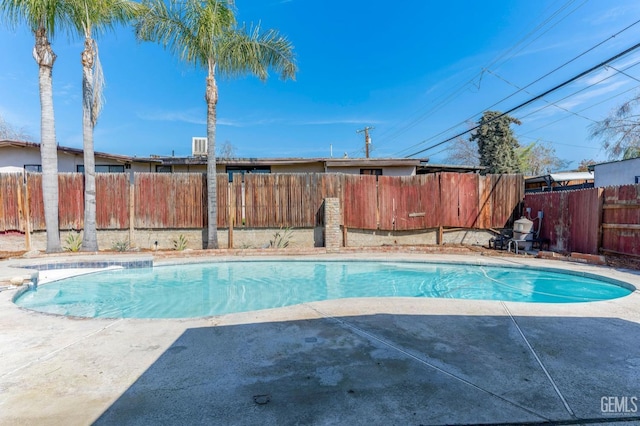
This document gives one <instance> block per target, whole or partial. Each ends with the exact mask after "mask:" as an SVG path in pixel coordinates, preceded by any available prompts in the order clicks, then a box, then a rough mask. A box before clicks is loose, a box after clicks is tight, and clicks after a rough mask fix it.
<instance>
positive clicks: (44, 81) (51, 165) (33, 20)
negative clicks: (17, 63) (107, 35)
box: [0, 0, 71, 253]
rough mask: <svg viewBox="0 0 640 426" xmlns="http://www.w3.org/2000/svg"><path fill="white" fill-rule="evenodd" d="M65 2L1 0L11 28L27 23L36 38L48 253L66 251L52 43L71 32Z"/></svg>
mask: <svg viewBox="0 0 640 426" xmlns="http://www.w3.org/2000/svg"><path fill="white" fill-rule="evenodd" d="M69 6H70V5H69V3H68V2H67V1H65V0H0V10H2V11H4V13H5V15H6V17H7V22H9V24H11V25H17V24H18V23H26V24H27V25H28V26H29V28H30V29H31V31H33V34H34V36H35V46H34V48H33V58H34V59H35V61H36V63H37V64H38V77H39V86H40V133H41V134H40V157H41V161H42V196H43V203H44V219H45V225H46V231H47V252H49V253H51V252H58V251H61V250H62V247H61V245H60V229H59V224H58V147H57V144H56V129H55V120H54V115H53V85H52V78H51V75H52V70H53V64H54V62H55V60H56V54H55V53H54V52H53V49H52V48H51V44H50V42H49V40H50V39H52V38H53V36H54V34H55V32H56V30H58V29H70V19H69V18H70V16H71V14H70V8H69Z"/></svg>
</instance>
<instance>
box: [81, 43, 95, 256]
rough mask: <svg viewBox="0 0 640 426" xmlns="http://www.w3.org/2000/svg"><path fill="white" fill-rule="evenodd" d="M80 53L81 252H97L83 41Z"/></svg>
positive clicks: (89, 88) (89, 90)
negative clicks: (82, 191)
mask: <svg viewBox="0 0 640 426" xmlns="http://www.w3.org/2000/svg"><path fill="white" fill-rule="evenodd" d="M84 46H85V49H84V51H83V52H82V139H83V150H84V233H83V235H82V250H83V251H94V252H95V251H98V236H97V230H96V166H95V156H94V152H93V123H94V122H93V114H92V108H93V49H92V40H91V39H90V38H87V39H86V40H85V44H84Z"/></svg>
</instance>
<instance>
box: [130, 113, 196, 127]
mask: <svg viewBox="0 0 640 426" xmlns="http://www.w3.org/2000/svg"><path fill="white" fill-rule="evenodd" d="M138 117H139V118H141V119H142V120H148V121H179V122H183V123H189V124H207V120H206V116H204V114H202V113H201V112H198V111H193V110H188V111H147V112H139V113H138Z"/></svg>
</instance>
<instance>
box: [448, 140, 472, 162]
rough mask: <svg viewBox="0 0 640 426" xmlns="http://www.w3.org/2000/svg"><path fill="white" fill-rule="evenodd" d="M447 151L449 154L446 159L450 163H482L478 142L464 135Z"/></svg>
mask: <svg viewBox="0 0 640 426" xmlns="http://www.w3.org/2000/svg"><path fill="white" fill-rule="evenodd" d="M447 151H448V152H449V154H448V156H447V158H446V160H445V161H446V162H447V163H449V164H460V165H465V166H479V165H480V155H479V154H478V144H477V143H476V142H474V141H473V140H471V139H466V138H462V137H459V138H456V139H455V140H454V141H453V142H452V144H451V145H450V146H449V148H448V149H447Z"/></svg>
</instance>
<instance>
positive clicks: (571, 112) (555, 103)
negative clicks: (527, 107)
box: [487, 70, 604, 123]
mask: <svg viewBox="0 0 640 426" xmlns="http://www.w3.org/2000/svg"><path fill="white" fill-rule="evenodd" d="M487 72H489V73H491V74H492V75H494V76H496V77H497V78H499V79H500V80H502V81H504V82H505V83H507V84H508V85H510V86H513V87H515V88H516V89H520V87H518V86H517V85H516V84H514V83H511V82H510V81H509V80H507V79H505V78H503V77H501V76H500V75H498V74H497V73H495V72H493V71H491V70H487ZM602 81H604V80H601V81H599V82H598V83H600V82H602ZM598 83H595V84H598ZM595 84H592V85H591V86H595ZM591 86H588V87H591ZM524 93H526V94H529V95H531V94H532V93H531V92H529V91H528V90H524ZM560 100H562V99H560ZM543 101H545V102H546V103H547V104H549V106H554V107H556V108H558V109H561V110H563V111H566V112H568V113H569V114H573V115H575V116H576V117H580V118H584V119H585V120H589V121H591V122H593V123H597V121H596V120H594V119H592V118H589V117H585V116H584V115H580V114H578V113H577V112H573V111H571V110H568V109H567V108H565V107H563V106H562V105H558V103H557V102H558V101H556V102H551V101H548V100H546V99H543ZM545 108H546V107H545ZM541 109H542V108H541ZM529 115H531V114H529ZM520 118H522V117H520Z"/></svg>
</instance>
